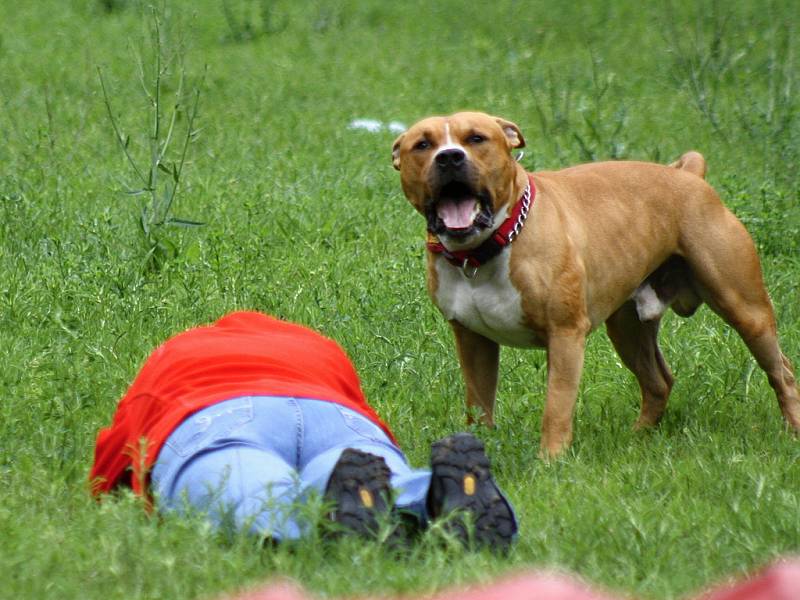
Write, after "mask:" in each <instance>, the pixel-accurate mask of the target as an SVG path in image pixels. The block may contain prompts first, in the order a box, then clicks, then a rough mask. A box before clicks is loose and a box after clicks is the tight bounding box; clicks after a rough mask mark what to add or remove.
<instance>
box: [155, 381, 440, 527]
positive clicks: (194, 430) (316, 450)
mask: <svg viewBox="0 0 800 600" xmlns="http://www.w3.org/2000/svg"><path fill="white" fill-rule="evenodd" d="M345 448H355V449H357V450H363V451H364V452H369V453H371V454H375V455H378V456H382V457H383V458H384V459H385V460H386V464H387V465H388V467H389V469H390V471H391V473H392V475H391V485H392V488H393V489H394V490H395V493H396V496H395V498H396V500H395V506H396V507H397V508H399V509H401V510H406V511H409V512H411V513H413V514H414V515H416V516H417V518H419V519H420V521H421V522H422V523H424V522H425V521H426V519H427V515H426V513H425V498H426V496H427V493H428V484H429V483H430V471H428V470H417V469H412V468H411V467H410V466H409V464H408V461H407V460H406V457H405V456H404V455H403V453H402V452H401V451H400V449H399V448H398V447H397V446H396V445H395V444H394V443H392V441H391V440H390V439H389V437H388V436H387V435H386V433H384V431H383V430H382V429H381V428H380V427H378V426H377V425H375V424H374V423H373V422H372V421H370V420H369V419H367V418H366V417H364V416H362V415H361V414H359V413H357V412H354V411H352V410H350V409H348V408H345V407H343V406H340V405H338V404H334V403H332V402H325V401H322V400H312V399H307V398H287V397H272V396H253V397H243V398H235V399H233V400H225V401H223V402H219V403H217V404H213V405H211V406H209V407H207V408H204V409H203V410H200V411H198V412H196V413H194V414H193V415H191V416H190V417H188V418H187V419H186V420H184V421H183V422H182V423H181V424H180V425H179V426H178V427H177V428H176V429H175V430H174V431H173V432H172V433H171V434H170V436H169V437H168V438H167V440H166V442H165V444H164V446H163V447H162V449H161V451H160V452H159V454H158V458H157V461H156V464H155V466H154V467H153V470H152V472H151V486H152V490H153V492H154V496H155V499H156V505H157V507H158V509H159V510H162V511H171V510H175V511H179V512H181V511H183V510H185V509H186V508H188V507H191V508H192V509H196V510H200V511H202V512H206V513H207V514H208V516H209V518H210V519H211V521H212V522H213V523H214V524H215V525H217V526H222V525H230V526H233V527H235V528H236V529H248V530H250V531H251V532H253V533H256V534H259V535H265V536H269V537H272V538H274V539H278V540H281V539H297V538H299V537H300V536H302V535H303V534H304V533H305V531H306V529H307V527H308V524H307V523H308V520H307V519H304V518H303V516H302V514H301V512H298V507H300V506H302V505H303V504H304V502H305V500H306V499H307V496H308V493H309V491H310V490H316V491H317V492H318V493H320V494H322V493H323V492H324V490H325V486H326V485H327V483H328V478H329V477H330V475H331V471H332V470H333V467H334V465H335V464H336V461H337V460H339V455H340V454H341V453H342V451H343V450H344V449H345Z"/></svg>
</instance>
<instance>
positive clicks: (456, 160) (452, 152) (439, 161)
mask: <svg viewBox="0 0 800 600" xmlns="http://www.w3.org/2000/svg"><path fill="white" fill-rule="evenodd" d="M466 159H467V155H466V154H464V151H463V150H459V149H458V148H449V149H447V150H442V151H441V152H439V153H438V154H437V155H436V158H435V160H436V166H438V167H439V168H440V169H450V168H452V169H458V168H459V167H461V166H462V165H463V164H464V161H465V160H466Z"/></svg>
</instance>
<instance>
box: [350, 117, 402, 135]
mask: <svg viewBox="0 0 800 600" xmlns="http://www.w3.org/2000/svg"><path fill="white" fill-rule="evenodd" d="M347 127H348V128H349V129H363V130H365V131H369V132H370V133H379V132H380V131H383V130H386V131H389V132H390V133H394V134H400V133H403V132H404V131H405V130H406V126H405V125H403V124H402V123H400V122H399V121H391V122H390V123H383V122H381V121H378V120H377V119H353V120H352V121H350V124H349V125H348V126H347Z"/></svg>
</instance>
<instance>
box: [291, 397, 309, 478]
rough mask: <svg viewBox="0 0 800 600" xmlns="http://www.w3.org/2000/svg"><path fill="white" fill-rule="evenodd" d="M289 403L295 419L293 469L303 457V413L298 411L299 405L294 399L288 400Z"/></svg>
mask: <svg viewBox="0 0 800 600" xmlns="http://www.w3.org/2000/svg"><path fill="white" fill-rule="evenodd" d="M289 403H290V404H291V405H292V407H293V408H294V413H295V417H296V421H295V435H296V436H297V444H296V445H295V457H294V464H295V467H297V466H299V465H300V460H301V458H302V456H303V442H304V441H305V423H304V421H303V411H302V410H300V405H299V403H298V402H297V400H296V399H295V398H289Z"/></svg>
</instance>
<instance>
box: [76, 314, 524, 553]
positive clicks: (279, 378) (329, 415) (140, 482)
mask: <svg viewBox="0 0 800 600" xmlns="http://www.w3.org/2000/svg"><path fill="white" fill-rule="evenodd" d="M89 479H90V484H91V490H92V494H93V495H95V496H96V497H98V498H100V497H102V495H104V494H107V493H109V492H111V491H112V490H114V489H115V488H117V487H119V486H128V487H130V488H132V489H133V491H134V492H135V493H137V494H140V495H143V496H145V497H147V498H148V499H149V500H150V501H151V502H153V503H154V505H155V508H156V509H157V510H159V511H162V512H168V511H178V512H180V511H183V510H184V509H186V508H187V507H190V508H192V509H197V510H200V511H203V512H206V513H207V514H208V517H209V518H210V520H211V521H212V523H214V524H215V525H216V526H218V527H219V526H221V525H222V523H223V522H225V523H230V522H233V524H234V525H235V526H236V527H237V528H239V529H247V530H249V531H250V532H252V533H254V534H256V535H259V536H264V537H265V538H271V539H273V540H276V541H280V540H291V539H297V538H300V537H302V536H303V535H304V534H305V533H307V531H308V527H309V525H308V523H306V522H304V520H303V518H302V517H301V516H300V515H299V514H298V511H297V510H296V509H297V507H298V505H301V504H302V503H303V502H305V501H306V500H307V498H308V497H309V494H310V492H311V491H312V490H316V492H318V493H320V494H322V495H323V496H324V497H325V499H326V500H328V501H330V504H331V505H332V506H333V509H332V510H331V512H330V514H329V517H330V518H331V519H332V520H333V521H334V522H336V523H338V524H340V525H341V526H342V527H343V528H344V530H346V531H351V532H354V533H356V534H361V535H373V534H374V533H375V532H376V530H377V528H378V521H379V519H380V516H381V514H382V513H386V512H388V511H397V512H400V513H402V514H404V515H411V516H412V521H413V522H414V525H415V526H417V527H419V528H424V527H426V526H427V525H428V523H429V522H430V521H431V520H432V519H438V518H440V517H444V516H448V515H451V513H454V512H455V513H457V514H456V515H451V518H449V519H448V521H447V526H448V527H449V528H450V530H451V531H452V532H453V533H455V535H457V536H459V537H460V538H461V539H462V540H463V541H464V542H465V543H467V542H468V541H469V539H468V538H470V535H469V531H468V527H467V523H466V521H471V522H472V523H473V529H474V530H473V532H472V537H471V538H470V539H471V540H472V541H474V542H475V543H476V544H477V545H479V546H487V547H490V548H493V549H498V550H504V549H506V548H508V546H509V544H510V543H511V541H512V539H513V538H514V536H515V535H516V532H517V522H516V518H515V516H514V512H513V509H512V507H511V505H510V503H509V502H508V500H507V499H506V498H505V496H504V495H503V494H502V492H501V491H500V490H499V488H498V487H497V485H496V484H495V482H494V480H493V478H492V474H491V470H490V465H489V460H488V458H487V457H486V454H485V453H484V447H483V444H482V442H480V441H479V440H478V439H477V438H476V437H474V436H473V435H471V434H468V433H460V434H455V435H452V436H449V437H446V438H444V439H442V440H439V441H437V442H434V443H433V444H432V446H431V465H430V469H414V468H411V466H410V465H409V464H408V461H407V460H406V457H405V455H404V454H403V452H402V451H401V450H400V448H399V446H398V444H397V440H396V439H395V437H394V434H393V433H392V431H391V430H390V429H389V427H388V426H387V425H386V423H384V422H383V421H382V420H381V419H380V417H378V415H377V414H376V413H375V411H374V410H373V409H372V407H371V406H370V405H369V404H368V403H367V400H366V398H365V396H364V393H363V391H362V390H361V384H360V381H359V379H358V375H357V374H356V372H355V369H354V368H353V365H352V364H351V362H350V360H349V359H348V357H347V355H346V354H345V352H344V351H343V350H342V348H341V347H340V346H339V345H338V344H337V343H336V342H334V341H333V340H330V339H328V338H326V337H324V336H322V335H320V334H319V333H316V332H315V331H313V330H311V329H309V328H307V327H304V326H301V325H297V324H293V323H289V322H286V321H281V320H278V319H276V318H273V317H270V316H267V315H265V314H261V313H257V312H235V313H231V314H229V315H227V316H225V317H223V318H221V319H219V320H218V321H217V322H215V323H213V324H212V325H208V326H202V327H196V328H193V329H189V330H188V331H185V332H183V333H180V334H178V335H176V336H174V337H172V338H171V339H169V340H167V341H166V342H165V343H164V344H162V345H161V346H159V347H158V348H157V349H156V350H155V351H154V352H153V353H152V354H151V355H150V357H149V358H148V359H147V361H146V362H145V364H144V366H143V367H142V368H141V370H140V372H139V374H138V375H137V377H136V379H135V380H134V382H133V384H132V385H131V386H130V388H129V389H128V391H127V393H126V394H125V396H124V397H123V398H122V400H121V401H120V403H119V405H118V407H117V410H116V413H115V414H114V417H113V421H112V423H111V425H110V426H109V427H106V428H104V429H102V430H101V431H100V432H99V434H98V436H97V443H96V447H95V460H94V464H93V466H92V469H91V473H90V475H89ZM464 517H466V520H465V518H464Z"/></svg>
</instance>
